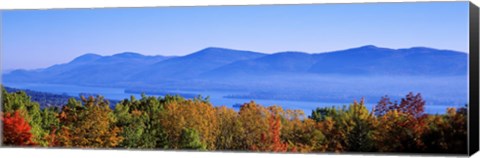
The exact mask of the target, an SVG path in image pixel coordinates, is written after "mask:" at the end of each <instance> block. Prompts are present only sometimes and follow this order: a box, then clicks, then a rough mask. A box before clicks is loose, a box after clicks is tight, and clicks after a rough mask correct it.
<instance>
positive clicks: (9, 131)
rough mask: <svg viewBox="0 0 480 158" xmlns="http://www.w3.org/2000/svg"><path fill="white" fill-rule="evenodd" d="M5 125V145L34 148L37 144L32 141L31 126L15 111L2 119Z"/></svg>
mask: <svg viewBox="0 0 480 158" xmlns="http://www.w3.org/2000/svg"><path fill="white" fill-rule="evenodd" d="M1 120H2V123H3V138H2V141H3V145H13V146H32V145H35V143H34V142H33V141H32V137H33V135H32V133H30V129H31V126H30V125H29V124H28V122H27V121H26V120H25V119H24V118H23V117H22V116H21V115H20V112H18V111H15V112H14V114H13V115H12V114H11V113H6V114H5V116H2V117H1Z"/></svg>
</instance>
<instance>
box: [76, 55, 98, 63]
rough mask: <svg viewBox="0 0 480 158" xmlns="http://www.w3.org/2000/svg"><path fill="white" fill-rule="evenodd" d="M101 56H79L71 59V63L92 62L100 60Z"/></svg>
mask: <svg viewBox="0 0 480 158" xmlns="http://www.w3.org/2000/svg"><path fill="white" fill-rule="evenodd" d="M101 57H102V56H101V55H98V54H94V53H87V54H84V55H81V56H79V57H77V58H75V59H73V62H84V61H92V60H96V59H99V58H101Z"/></svg>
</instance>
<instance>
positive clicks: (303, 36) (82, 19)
mask: <svg viewBox="0 0 480 158" xmlns="http://www.w3.org/2000/svg"><path fill="white" fill-rule="evenodd" d="M1 16H2V23H1V27H2V32H1V38H2V41H1V46H2V48H1V49H2V53H3V54H2V57H3V59H2V66H3V69H4V70H9V69H18V68H22V69H33V68H43V67H47V66H51V65H53V64H58V63H65V62H68V61H70V60H72V59H73V58H75V57H77V56H80V55H82V54H85V53H96V54H101V55H112V54H116V53H120V52H125V51H133V52H138V53H141V54H146V55H185V54H189V53H192V52H195V51H198V50H200V49H203V48H206V47H210V46H215V47H224V48H232V49H241V50H251V51H259V52H264V53H274V52H279V51H288V50H295V51H305V52H309V53H320V52H325V51H332V50H339V49H345V48H352V47H358V46H362V45H367V44H373V45H376V46H380V47H389V48H408V47H413V46H425V47H433V48H439V49H450V50H457V51H463V52H467V51H468V2H437V3H370V4H323V5H276V6H221V7H218V6H217V7H167V8H165V7H164V8H115V9H60V10H16V11H13V10H12V11H3V12H1Z"/></svg>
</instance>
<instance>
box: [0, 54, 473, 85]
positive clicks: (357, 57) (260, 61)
mask: <svg viewBox="0 0 480 158" xmlns="http://www.w3.org/2000/svg"><path fill="white" fill-rule="evenodd" d="M467 59H468V55H467V54H466V53H463V52H457V51H450V50H438V49H433V48H425V47H413V48H408V49H389V48H379V47H376V46H373V45H367V46H362V47H358V48H351V49H346V50H339V51H333V52H325V53H311V54H309V53H305V52H293V51H290V52H279V53H273V54H265V53H260V52H252V51H241V50H233V49H225V48H215V47H211V48H206V49H203V50H200V51H197V52H194V53H192V54H189V55H185V56H174V57H168V56H160V55H159V56H145V55H141V54H138V53H133V52H125V53H120V54H116V55H112V56H101V55H97V54H85V55H82V56H79V57H77V58H75V59H73V60H72V61H71V62H68V63H64V64H58V65H53V66H51V67H48V68H44V69H39V70H33V71H26V70H15V71H11V72H10V73H7V74H4V76H3V79H4V81H7V82H38V83H62V84H79V85H102V86H125V85H133V84H139V85H148V84H161V83H175V82H177V81H187V80H191V81H204V80H205V81H207V80H208V81H212V80H215V79H221V78H223V79H225V78H249V77H250V76H268V75H276V76H279V75H280V76H281V75H302V74H310V75H320V76H328V75H340V76H463V75H466V74H467Z"/></svg>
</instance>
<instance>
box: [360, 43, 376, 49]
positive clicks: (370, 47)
mask: <svg viewBox="0 0 480 158" xmlns="http://www.w3.org/2000/svg"><path fill="white" fill-rule="evenodd" d="M376 48H379V47H377V46H375V45H371V44H370V45H364V46H361V47H358V48H357V49H376Z"/></svg>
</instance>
